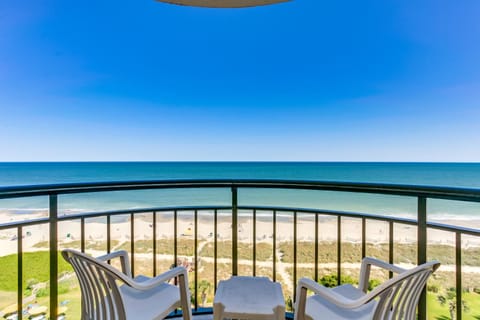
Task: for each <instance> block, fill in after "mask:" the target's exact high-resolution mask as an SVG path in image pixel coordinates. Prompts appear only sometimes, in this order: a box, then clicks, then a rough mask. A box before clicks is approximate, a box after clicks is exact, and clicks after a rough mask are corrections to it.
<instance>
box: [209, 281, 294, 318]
mask: <svg viewBox="0 0 480 320" xmlns="http://www.w3.org/2000/svg"><path fill="white" fill-rule="evenodd" d="M213 318H214V320H222V319H224V318H229V319H253V320H284V319H285V300H284V299H283V293H282V287H281V286H280V284H279V283H276V282H272V281H270V280H269V279H268V278H266V277H235V276H234V277H231V278H230V279H229V280H224V281H220V283H219V284H218V288H217V292H216V293H215V299H214V301H213Z"/></svg>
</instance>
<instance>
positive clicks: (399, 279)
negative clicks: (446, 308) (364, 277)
mask: <svg viewBox="0 0 480 320" xmlns="http://www.w3.org/2000/svg"><path fill="white" fill-rule="evenodd" d="M439 266H440V263H439V262H438V261H431V262H427V263H424V264H422V265H420V266H418V267H416V268H413V269H410V270H407V271H405V272H402V273H400V274H398V275H396V276H395V277H393V278H391V279H389V280H387V281H385V282H384V283H383V284H381V285H380V286H378V287H376V288H375V289H374V290H372V291H371V292H370V293H368V294H367V296H369V298H370V299H368V300H373V299H377V298H378V302H377V307H376V310H375V314H374V317H373V320H385V319H389V320H403V319H408V320H410V319H412V320H413V319H416V316H415V312H416V308H417V304H418V300H419V299H420V294H421V293H422V290H423V288H424V287H425V284H426V282H427V280H428V277H429V276H430V275H431V274H432V273H433V272H434V271H435V270H436V269H437V268H438V267H439Z"/></svg>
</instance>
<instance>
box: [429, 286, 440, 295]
mask: <svg viewBox="0 0 480 320" xmlns="http://www.w3.org/2000/svg"><path fill="white" fill-rule="evenodd" d="M427 291H429V292H433V293H438V291H440V288H439V287H438V286H437V285H436V284H429V285H427Z"/></svg>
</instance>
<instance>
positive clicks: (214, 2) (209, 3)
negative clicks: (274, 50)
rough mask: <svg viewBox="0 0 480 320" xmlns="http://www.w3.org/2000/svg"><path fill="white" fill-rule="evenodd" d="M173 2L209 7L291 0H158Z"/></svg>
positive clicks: (247, 5)
mask: <svg viewBox="0 0 480 320" xmlns="http://www.w3.org/2000/svg"><path fill="white" fill-rule="evenodd" d="M157 1H159V2H166V3H171V4H178V5H182V6H192V7H207V8H245V7H257V6H265V5H269V4H275V3H280V2H287V1H291V0H157Z"/></svg>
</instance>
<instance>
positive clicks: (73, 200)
mask: <svg viewBox="0 0 480 320" xmlns="http://www.w3.org/2000/svg"><path fill="white" fill-rule="evenodd" d="M145 194H148V198H149V199H150V200H151V199H155V201H153V203H157V204H158V205H155V206H152V205H151V202H149V201H144V199H145V196H144V195H145ZM112 195H113V196H112ZM206 195H207V196H206ZM287 195H288V196H287ZM107 196H108V197H109V199H110V200H109V202H108V204H107V205H105V204H101V205H100V204H99V203H101V202H102V200H104V199H105V198H106V197H107ZM169 198H175V199H177V200H178V201H173V202H172V201H168V200H169ZM112 199H113V200H112ZM179 199H180V200H181V201H180V200H179ZM326 199H328V200H329V201H326ZM378 199H381V201H378ZM208 201H211V203H208ZM369 202H371V203H376V204H377V205H370V206H366V205H365V204H366V203H369ZM479 202H480V190H474V189H459V188H440V187H424V186H405V185H384V184H362V183H334V182H313V181H279V180H191V181H188V180H175V181H135V182H109V183H88V184H62V185H42V186H26V187H6V188H0V207H2V208H3V203H7V204H8V205H10V206H11V207H15V206H17V208H18V204H19V203H32V205H31V206H32V207H33V206H34V205H33V203H44V204H45V207H46V208H45V209H37V210H33V211H34V214H17V215H15V216H13V215H5V217H9V218H8V220H6V219H4V220H3V221H0V232H1V233H0V234H1V237H0V240H1V245H2V251H0V253H1V254H0V261H1V263H0V265H1V270H2V275H0V279H1V281H0V283H2V287H0V312H2V311H3V315H2V316H4V317H5V318H7V317H8V316H10V317H11V318H9V319H13V318H14V317H15V314H16V313H17V314H23V315H24V318H28V317H32V315H33V316H34V315H35V312H36V311H38V314H39V315H40V317H41V315H42V314H44V315H45V318H50V319H56V318H57V317H58V315H59V314H60V317H65V318H67V319H78V318H79V315H80V290H79V287H78V283H77V282H76V278H75V276H74V275H73V272H72V270H71V269H70V268H69V266H68V265H67V263H66V262H65V261H63V259H62V258H61V257H60V256H59V251H60V250H61V249H63V248H76V249H78V250H81V251H83V252H87V253H89V254H92V255H101V254H104V253H106V252H111V251H113V250H117V249H124V250H127V251H128V252H129V253H130V258H131V266H132V272H133V273H134V274H146V275H156V274H157V273H161V272H163V271H165V270H167V269H169V268H171V267H172V266H174V265H183V266H185V267H186V268H187V269H188V270H189V281H190V290H191V293H192V306H193V308H194V314H197V315H199V314H209V313H211V312H212V309H211V307H212V301H213V296H214V294H215V290H216V286H217V284H218V281H220V280H222V279H227V278H229V277H230V276H231V275H251V276H268V277H270V278H271V279H272V280H273V281H277V282H280V283H281V285H282V288H283V292H284V296H285V299H286V305H287V311H288V312H287V317H291V316H292V313H291V312H292V311H293V310H292V308H291V306H292V305H293V301H292V297H294V296H295V286H296V283H297V280H298V279H299V278H300V277H310V278H312V279H315V281H319V282H322V283H325V284H331V285H336V284H340V283H341V282H354V281H355V279H356V278H358V274H359V265H360V261H361V259H362V257H364V256H374V257H377V258H380V259H383V260H386V261H389V262H391V263H397V264H402V265H406V266H412V265H416V264H417V263H423V262H425V261H427V260H430V259H438V260H440V261H441V262H442V266H441V267H440V269H439V270H438V271H437V273H436V274H435V276H434V277H433V278H432V279H431V280H430V282H429V284H428V286H427V290H426V291H425V293H424V295H423V296H422V298H421V302H420V305H419V308H418V314H419V319H446V318H448V317H450V311H451V312H453V313H454V314H455V316H456V319H478V317H480V304H478V302H477V301H476V300H479V299H478V293H477V292H480V291H479V290H480V273H478V270H479V267H480V260H478V256H479V253H480V230H479V229H477V228H472V227H471V226H469V222H468V221H466V222H465V223H464V224H463V225H462V223H452V224H445V223H440V222H438V221H435V219H433V218H432V215H431V214H430V213H431V212H430V209H431V208H432V207H436V208H438V207H442V206H445V208H447V207H448V208H449V210H455V209H452V208H456V207H462V206H467V207H470V208H471V209H472V208H473V209H472V210H474V211H475V210H476V209H478V208H480V206H479V207H478V208H476V207H475V206H478V204H479ZM78 203H89V205H88V206H86V207H89V208H92V209H91V210H88V211H85V210H83V211H78V210H77V209H78V208H74V207H72V205H73V204H78ZM385 203H391V204H392V206H388V208H385V207H384V205H385ZM109 206H111V207H109ZM105 207H107V209H105ZM392 207H399V208H404V207H405V208H407V209H405V210H403V209H399V210H400V211H396V210H393V211H392V209H391V208H392ZM36 208H43V206H42V205H39V206H37V207H36ZM408 208H409V209H408ZM402 210H403V211H406V212H407V211H408V212H410V211H412V210H413V212H410V213H412V215H411V216H408V215H401V214H399V212H403V211H402ZM18 211H21V210H18ZM24 212H31V210H30V211H28V210H24ZM389 276H390V275H389V274H388V273H387V274H383V273H378V274H375V275H374V278H375V279H376V280H378V282H380V281H382V280H384V279H387V278H388V277H389ZM374 282H375V281H374ZM373 285H375V283H372V286H373ZM475 296H477V297H475ZM440 297H444V298H445V301H444V303H443V304H440V300H441V298H440ZM455 297H462V299H456V298H455ZM475 298H476V299H475ZM465 306H467V307H468V308H465ZM35 308H36V309H35ZM449 309H450V310H449ZM32 310H33V311H32ZM452 310H453V311H452ZM179 314H180V313H179V312H178V313H177V314H172V317H175V316H176V315H179ZM442 317H444V318H442ZM445 317H446V318H445Z"/></svg>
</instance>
